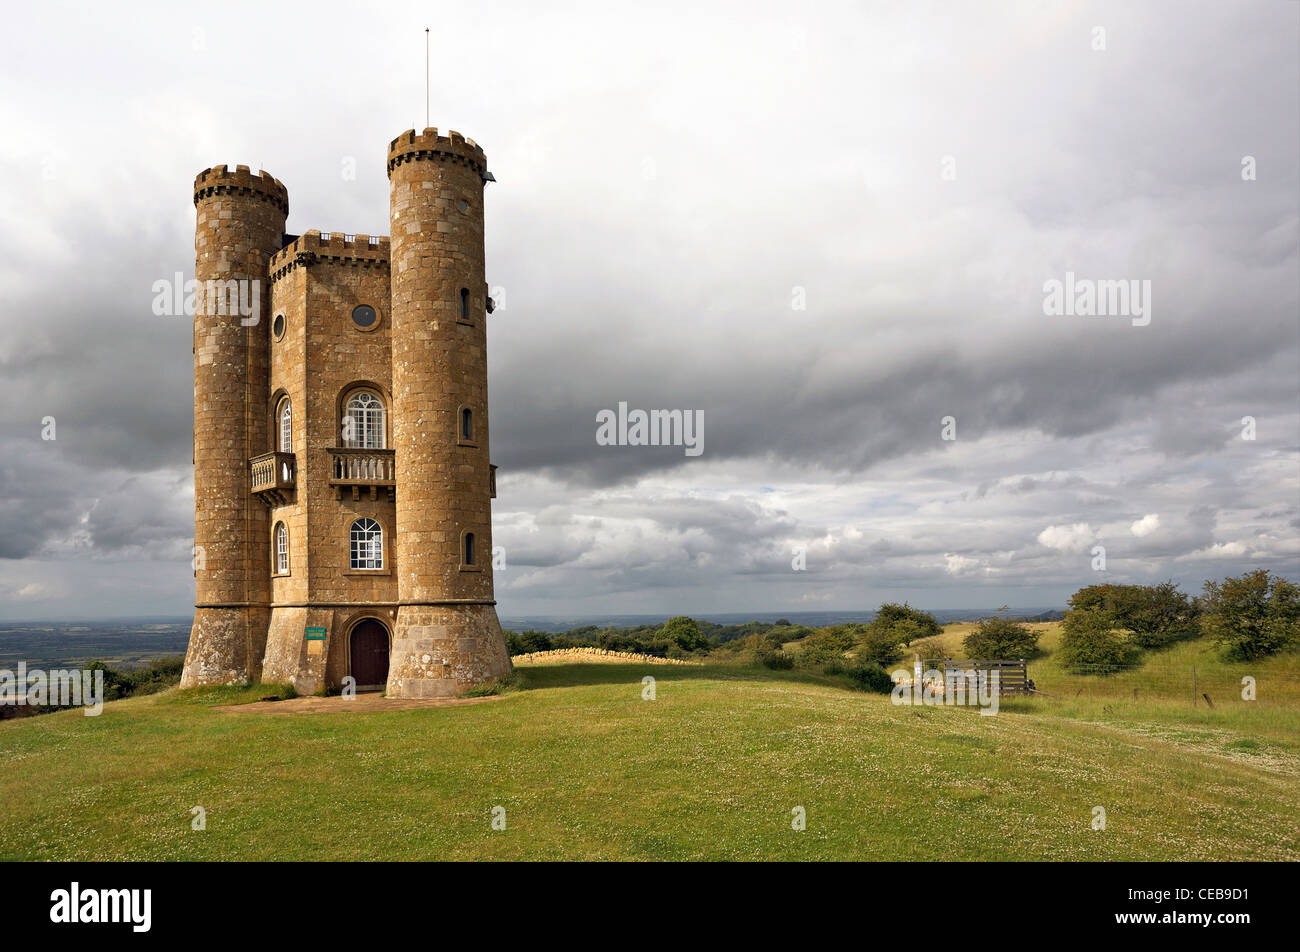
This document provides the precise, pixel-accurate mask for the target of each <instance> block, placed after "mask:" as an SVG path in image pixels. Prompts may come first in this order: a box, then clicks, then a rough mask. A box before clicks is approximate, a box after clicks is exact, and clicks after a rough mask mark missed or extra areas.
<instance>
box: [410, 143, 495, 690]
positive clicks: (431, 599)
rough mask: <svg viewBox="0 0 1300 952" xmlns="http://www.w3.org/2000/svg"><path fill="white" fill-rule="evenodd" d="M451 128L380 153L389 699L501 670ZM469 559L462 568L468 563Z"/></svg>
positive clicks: (480, 305) (470, 279)
mask: <svg viewBox="0 0 1300 952" xmlns="http://www.w3.org/2000/svg"><path fill="white" fill-rule="evenodd" d="M487 175H488V171H487V157H486V156H485V155H484V154H483V150H482V149H480V148H479V147H478V146H477V145H475V144H474V143H473V142H472V141H468V140H466V139H463V138H462V137H461V136H460V134H459V133H455V132H453V133H451V134H450V136H448V137H446V138H443V137H440V136H439V135H438V130H436V129H425V130H424V132H423V134H421V135H416V134H415V132H414V130H411V131H408V132H404V133H402V135H400V136H398V137H397V138H396V139H395V140H393V142H392V143H391V144H390V145H389V147H388V179H389V196H390V209H391V228H392V236H393V238H392V249H391V256H392V258H391V260H392V283H393V403H394V406H395V407H396V408H397V412H396V415H395V416H394V419H393V424H394V425H393V436H394V446H395V448H396V450H397V479H398V483H399V485H402V486H409V487H411V488H410V491H409V492H402V493H399V494H398V497H397V546H398V553H397V562H398V565H399V567H400V575H399V576H398V580H397V594H398V598H399V606H398V609H397V630H396V632H395V633H394V636H393V652H392V659H393V664H392V667H391V668H390V669H389V672H388V693H389V695H392V696H398V697H438V696H442V695H446V694H452V693H455V691H456V690H457V688H458V686H460V685H462V684H466V683H474V682H477V681H484V680H490V679H492V678H497V677H500V676H502V675H504V674H506V673H508V672H509V670H510V660H509V657H508V656H507V654H506V650H505V640H504V638H503V636H502V633H501V625H500V624H499V622H498V621H497V613H496V608H495V607H494V606H495V605H496V602H495V600H494V599H493V597H492V559H491V552H492V510H491V502H490V499H489V496H488V493H486V492H485V491H484V490H485V488H486V487H487V486H488V485H489V480H490V478H491V475H490V469H489V464H488V430H487V417H488V413H487V327H486V322H487V306H488V286H487V281H486V280H485V279H484V263H483V188H484V183H485V181H486V177H487ZM470 563H473V564H470Z"/></svg>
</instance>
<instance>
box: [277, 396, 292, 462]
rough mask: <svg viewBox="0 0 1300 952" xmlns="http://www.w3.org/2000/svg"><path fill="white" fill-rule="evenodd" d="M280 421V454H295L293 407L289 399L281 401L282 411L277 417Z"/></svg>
mask: <svg viewBox="0 0 1300 952" xmlns="http://www.w3.org/2000/svg"><path fill="white" fill-rule="evenodd" d="M276 416H277V419H278V420H279V430H280V452H281V453H292V452H293V407H292V406H290V404H289V398H288V397H285V398H284V399H283V400H281V401H280V411H279V413H278V414H277V415H276Z"/></svg>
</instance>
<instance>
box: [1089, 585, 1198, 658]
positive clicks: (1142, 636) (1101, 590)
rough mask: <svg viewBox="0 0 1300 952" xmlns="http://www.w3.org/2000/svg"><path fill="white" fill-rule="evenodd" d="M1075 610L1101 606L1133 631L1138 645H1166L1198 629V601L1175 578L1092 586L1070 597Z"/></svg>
mask: <svg viewBox="0 0 1300 952" xmlns="http://www.w3.org/2000/svg"><path fill="white" fill-rule="evenodd" d="M1070 607H1071V608H1074V609H1083V610H1087V609H1093V608H1096V609H1101V610H1103V611H1108V612H1111V613H1112V614H1113V615H1114V616H1115V624H1116V626H1117V627H1119V628H1126V629H1128V630H1129V631H1131V632H1132V633H1133V644H1135V645H1137V646H1138V647H1139V648H1163V647H1165V646H1166V645H1168V644H1170V643H1172V642H1174V641H1177V640H1179V639H1180V638H1190V637H1194V636H1195V634H1196V632H1197V621H1196V618H1197V605H1196V601H1195V600H1194V599H1192V598H1189V597H1188V596H1187V595H1186V594H1185V593H1183V592H1180V591H1179V590H1178V586H1177V585H1175V584H1174V583H1173V582H1172V581H1168V582H1161V583H1160V584H1159V585H1089V586H1087V587H1086V588H1081V589H1079V590H1078V591H1077V592H1075V593H1074V595H1073V596H1072V597H1071V598H1070Z"/></svg>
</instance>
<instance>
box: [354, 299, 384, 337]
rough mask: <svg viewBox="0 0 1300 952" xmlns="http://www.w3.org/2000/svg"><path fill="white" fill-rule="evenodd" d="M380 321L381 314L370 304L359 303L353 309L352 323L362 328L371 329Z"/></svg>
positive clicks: (364, 329)
mask: <svg viewBox="0 0 1300 952" xmlns="http://www.w3.org/2000/svg"><path fill="white" fill-rule="evenodd" d="M378 322H379V315H378V314H376V313H375V309H374V308H373V307H371V306H370V305H369V304H359V305H357V306H356V307H354V308H353V309H352V323H353V324H355V325H357V327H359V328H360V329H361V330H363V331H368V330H371V329H372V328H374V326H375V325H376V324H377V323H378Z"/></svg>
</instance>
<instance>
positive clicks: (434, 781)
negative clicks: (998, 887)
mask: <svg viewBox="0 0 1300 952" xmlns="http://www.w3.org/2000/svg"><path fill="white" fill-rule="evenodd" d="M1044 628H1045V635H1044V642H1045V644H1047V646H1048V647H1051V645H1052V644H1053V643H1054V640H1053V639H1054V637H1055V626H1053V625H1046V626H1044ZM961 633H962V632H961V626H951V627H950V628H949V629H948V630H947V632H946V633H945V636H944V637H945V638H949V639H951V640H952V642H953V647H954V648H956V647H957V646H958V644H959V640H960V635H961ZM1180 652H1182V653H1184V654H1185V655H1186V656H1185V657H1184V656H1182V655H1180V654H1179V653H1180ZM1197 652H1200V653H1197ZM1190 663H1196V664H1197V666H1198V674H1199V672H1200V671H1201V670H1202V669H1204V670H1205V674H1204V675H1202V676H1203V677H1206V678H1209V679H1210V680H1211V683H1213V684H1216V685H1218V686H1217V687H1212V688H1210V694H1211V697H1212V698H1213V699H1214V700H1215V703H1216V707H1215V708H1214V709H1210V708H1209V707H1208V706H1206V705H1205V704H1204V703H1202V704H1201V705H1200V706H1199V707H1195V708H1194V707H1192V705H1191V696H1190V681H1189V682H1188V685H1189V686H1188V688H1187V689H1185V690H1184V689H1182V688H1181V687H1179V685H1178V683H1177V679H1172V680H1171V672H1174V671H1175V670H1177V671H1179V672H1182V671H1183V669H1184V668H1185V667H1189V666H1190ZM1213 664H1214V663H1213V662H1211V661H1210V660H1209V658H1208V657H1207V656H1204V652H1203V649H1201V648H1198V647H1197V643H1188V644H1185V645H1180V646H1178V647H1176V648H1174V649H1172V650H1171V651H1170V652H1166V653H1163V654H1160V655H1155V656H1153V659H1152V660H1151V661H1150V662H1149V665H1150V666H1151V671H1152V672H1160V675H1159V677H1155V676H1154V675H1153V676H1152V677H1150V678H1148V681H1147V682H1145V683H1142V684H1138V687H1139V696H1138V698H1137V699H1136V700H1134V699H1133V698H1132V696H1131V689H1130V688H1129V683H1128V682H1127V681H1120V680H1118V679H1132V680H1134V681H1135V682H1136V681H1140V680H1141V678H1140V674H1141V672H1140V671H1135V672H1128V673H1125V674H1121V675H1117V676H1113V677H1112V678H1111V679H1110V680H1109V681H1108V682H1106V687H1105V690H1104V691H1100V692H1098V691H1093V692H1091V693H1089V692H1082V693H1080V694H1078V695H1077V696H1074V695H1075V692H1074V691H1073V690H1070V687H1071V686H1073V685H1076V684H1077V685H1080V686H1082V685H1084V684H1085V683H1087V682H1090V681H1093V680H1101V679H1087V678H1078V677H1076V676H1073V675H1067V674H1064V673H1060V672H1058V671H1056V670H1054V669H1053V665H1052V663H1051V658H1050V655H1049V657H1048V658H1047V659H1046V660H1044V661H1041V662H1036V663H1034V664H1032V665H1031V671H1030V673H1031V676H1032V677H1034V678H1035V680H1036V681H1037V682H1038V684H1039V687H1040V688H1042V689H1044V690H1047V691H1051V692H1052V693H1054V694H1057V695H1058V696H1059V697H1058V698H1056V699H1053V698H1038V699H1034V700H1029V701H1016V702H1008V703H1004V705H1003V708H1002V712H1001V713H1000V714H999V715H998V716H996V717H982V716H979V715H978V714H976V713H975V712H974V711H971V710H960V709H953V708H920V709H914V708H906V707H895V706H894V705H892V704H891V703H890V699H889V697H887V696H884V695H874V694H863V693H859V692H855V691H851V690H848V689H846V688H845V687H844V686H843V684H842V683H841V682H839V681H836V680H833V679H830V678H826V677H821V676H818V675H815V674H809V673H805V672H798V671H796V672H782V671H769V670H767V669H763V668H750V667H743V666H736V665H723V664H708V665H703V666H699V667H695V666H691V667H673V666H664V665H657V666H656V665H636V664H628V665H623V664H601V665H582V664H556V665H548V666H531V667H521V668H520V670H519V674H518V677H517V681H518V689H517V690H512V691H510V692H509V693H506V694H504V695H503V696H502V697H501V698H500V699H499V700H496V701H493V702H491V703H482V704H477V705H473V706H465V707H447V708H430V709H422V710H406V711H391V712H382V713H352V714H279V715H261V714H251V713H247V714H246V713H238V714H237V713H231V712H228V711H220V710H217V709H216V707H217V705H219V704H229V703H231V702H233V701H238V700H241V699H243V700H247V699H252V698H255V697H256V696H257V695H258V694H260V693H265V692H264V691H260V690H258V689H249V690H242V691H241V690H235V689H220V690H204V691H199V692H184V693H182V692H179V691H174V690H173V691H168V692H165V693H163V694H159V695H154V696H150V697H144V698H138V699H130V700H125V701H120V702H115V703H112V704H108V705H106V706H105V709H104V713H103V714H102V715H101V716H100V717H97V718H96V717H84V716H82V715H81V714H80V713H79V712H76V711H69V712H61V713H57V714H51V715H47V716H43V717H37V718H29V719H25V720H19V721H10V722H6V723H4V724H0V801H3V802H4V804H5V810H4V811H3V814H0V857H3V858H5V859H57V860H64V859H151V860H152V859H196V860H197V859H230V860H234V859H241V860H249V859H252V860H279V859H337V860H358V859H730V860H744V859H772V860H779V859H792V860H800V859H1099V860H1105V859H1144V860H1146V859H1222V860H1243V859H1260V860H1281V859H1290V860H1295V859H1298V858H1300V834H1298V833H1297V829H1296V823H1295V804H1296V803H1297V802H1300V730H1298V729H1297V728H1300V690H1297V688H1298V687H1300V678H1297V675H1298V674H1300V670H1298V669H1297V664H1298V662H1297V658H1296V656H1294V655H1292V656H1286V657H1283V658H1276V659H1272V660H1270V661H1269V662H1267V663H1265V664H1262V665H1255V666H1254V670H1253V671H1252V670H1248V669H1247V668H1245V667H1241V666H1227V665H1219V667H1218V669H1217V670H1212V668H1213ZM1238 669H1240V670H1238ZM1184 673H1185V672H1184ZM1242 673H1251V674H1253V675H1254V676H1256V677H1257V678H1258V679H1259V683H1260V700H1258V701H1255V702H1246V701H1242V700H1240V698H1239V697H1237V696H1235V695H1229V694H1228V693H1227V692H1226V687H1225V685H1229V684H1232V683H1235V682H1236V681H1239V680H1240V676H1241V674H1242ZM644 675H652V676H653V677H655V678H656V679H657V700H654V701H646V700H642V697H641V694H642V686H641V678H642V677H643V676H644ZM1180 677H1181V675H1180ZM1202 683H1204V682H1202ZM1152 685H1157V686H1163V687H1159V688H1157V687H1156V686H1152ZM1175 689H1177V690H1175ZM1216 691H1217V692H1219V696H1217V697H1216V694H1215V692H1216ZM1239 691H1240V689H1239V688H1238V689H1237V694H1238V695H1239ZM1180 692H1181V693H1180ZM1234 698H1235V699H1234ZM340 703H342V702H340ZM196 805H198V806H203V807H204V808H205V809H206V811H207V829H206V830H203V831H199V832H196V831H192V830H191V829H190V822H191V815H190V809H191V807H193V806H196ZM498 805H500V806H503V807H505V809H506V821H507V822H506V829H505V830H504V831H493V830H492V828H491V823H490V820H491V810H492V808H493V807H494V806H498ZM796 806H802V807H803V808H804V809H805V811H806V814H807V829H806V830H804V831H802V832H796V831H794V830H792V829H791V817H792V813H791V811H792V809H793V808H794V807H796ZM1095 806H1104V807H1105V809H1106V813H1107V828H1106V829H1105V830H1104V831H1095V830H1093V829H1092V828H1091V820H1092V810H1093V808H1094V807H1095Z"/></svg>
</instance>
